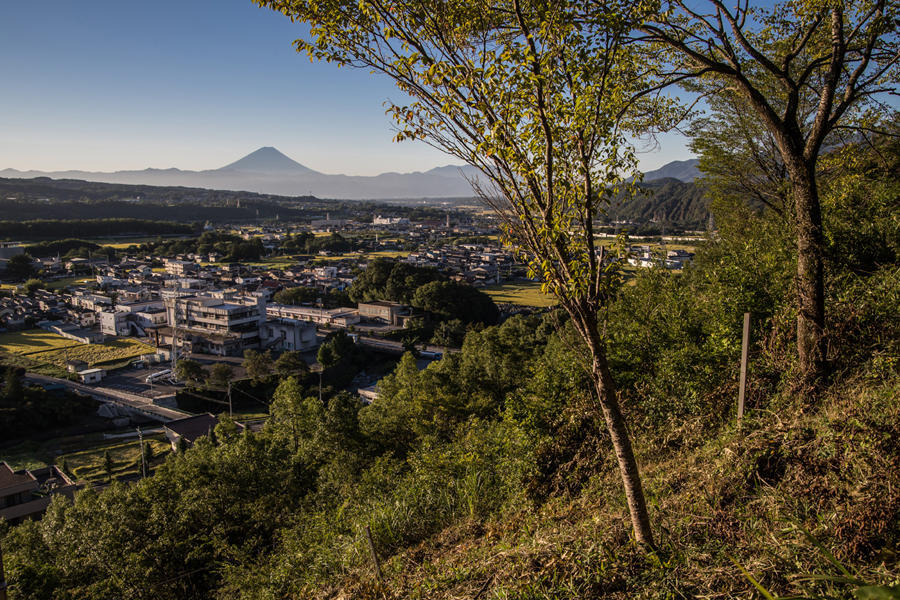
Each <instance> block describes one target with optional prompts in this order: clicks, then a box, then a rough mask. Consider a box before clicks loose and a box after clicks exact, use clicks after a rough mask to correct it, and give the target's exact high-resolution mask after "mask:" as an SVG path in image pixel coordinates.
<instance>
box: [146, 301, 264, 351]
mask: <svg viewBox="0 0 900 600" xmlns="http://www.w3.org/2000/svg"><path fill="white" fill-rule="evenodd" d="M165 304H166V313H167V318H166V320H167V324H168V327H166V328H165V330H164V331H162V332H161V333H162V334H163V336H164V337H165V336H167V335H168V337H169V338H170V341H174V340H177V341H175V344H176V345H177V346H179V347H183V348H186V349H188V350H189V351H191V352H202V353H206V354H217V355H220V356H240V355H241V354H243V352H244V350H245V349H247V348H259V346H260V327H261V326H262V324H263V323H264V322H265V320H266V303H265V300H264V299H263V298H259V297H255V296H231V297H228V298H225V297H224V295H219V294H215V295H212V294H210V295H197V296H187V297H172V298H167V299H166V301H165Z"/></svg>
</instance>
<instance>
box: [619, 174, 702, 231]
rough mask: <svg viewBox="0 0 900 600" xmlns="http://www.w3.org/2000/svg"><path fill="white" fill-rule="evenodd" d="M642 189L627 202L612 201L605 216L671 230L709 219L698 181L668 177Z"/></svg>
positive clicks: (646, 183)
mask: <svg viewBox="0 0 900 600" xmlns="http://www.w3.org/2000/svg"><path fill="white" fill-rule="evenodd" d="M640 187H641V189H642V190H643V191H644V193H643V194H638V195H637V196H635V197H634V198H632V199H629V200H628V201H626V202H621V201H619V202H615V203H613V205H612V206H611V207H610V209H609V212H608V214H607V218H608V220H609V221H610V222H613V221H629V222H632V223H635V224H638V225H648V224H651V223H654V224H659V225H661V226H667V227H671V228H674V229H703V228H705V227H706V224H707V222H708V221H709V198H708V197H707V196H706V192H705V190H704V188H703V187H702V186H701V185H700V184H699V183H693V182H691V183H685V182H683V181H679V180H678V179H674V178H671V177H667V178H665V179H657V180H654V181H650V182H645V183H642V184H641V185H640Z"/></svg>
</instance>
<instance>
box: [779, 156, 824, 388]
mask: <svg viewBox="0 0 900 600" xmlns="http://www.w3.org/2000/svg"><path fill="white" fill-rule="evenodd" d="M788 168H789V172H790V176H791V183H792V186H793V196H794V222H795V226H796V228H797V295H798V306H797V357H798V359H799V362H800V375H801V378H802V382H803V384H804V385H805V386H815V385H817V384H818V383H819V382H820V381H821V380H822V379H823V378H824V377H825V375H826V369H827V365H826V361H825V358H826V357H825V272H824V264H823V262H824V261H823V256H824V252H825V243H824V236H823V232H822V210H821V207H820V205H819V191H818V189H817V187H816V177H815V173H814V172H813V169H814V167H813V166H811V165H808V164H796V163H795V164H793V165H789V166H788Z"/></svg>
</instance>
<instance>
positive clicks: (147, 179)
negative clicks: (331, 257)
mask: <svg viewBox="0 0 900 600" xmlns="http://www.w3.org/2000/svg"><path fill="white" fill-rule="evenodd" d="M673 165H675V166H673ZM691 166H693V169H694V171H696V159H692V160H688V161H676V162H675V163H669V164H668V165H665V166H663V167H662V168H660V169H657V170H656V171H650V172H648V173H646V174H645V175H644V181H652V180H654V179H659V178H661V177H675V178H676V179H679V180H681V181H691V180H693V178H694V177H695V176H696V175H694V174H693V173H694V171H692V170H691ZM0 177H11V178H34V177H49V178H52V179H81V180H84V181H93V182H103V183H121V184H132V185H153V186H184V187H195V188H207V189H215V190H232V191H247V192H255V193H260V194H277V195H281V196H301V195H315V196H317V197H320V198H340V199H347V200H367V199H386V198H390V199H405V198H454V197H467V196H469V197H470V196H473V192H472V186H471V184H470V183H469V180H470V179H477V177H478V171H477V170H476V169H474V168H472V167H470V166H457V165H447V166H443V167H436V168H434V169H431V170H429V171H425V172H420V171H417V172H413V173H393V172H391V173H382V174H380V175H375V176H357V175H339V174H338V175H330V174H326V173H320V172H318V171H314V170H313V169H310V168H308V167H306V166H304V165H302V164H300V163H298V162H296V161H294V160H292V159H291V158H289V157H288V156H285V155H284V154H282V153H281V152H280V151H278V150H277V149H276V148H273V147H271V146H265V147H262V148H259V149H257V150H255V151H253V152H251V153H250V154H248V155H247V156H245V157H243V158H241V159H238V160H236V161H234V162H232V163H229V164H227V165H225V166H224V167H221V168H219V169H208V170H204V171H184V170H181V169H177V168H169V169H153V168H148V169H144V170H139V171H115V172H112V173H103V172H91V171H55V172H44V171H18V170H16V169H4V170H2V171H0Z"/></svg>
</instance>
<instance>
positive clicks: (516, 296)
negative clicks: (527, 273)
mask: <svg viewBox="0 0 900 600" xmlns="http://www.w3.org/2000/svg"><path fill="white" fill-rule="evenodd" d="M482 291H484V293H485V294H487V295H488V296H490V297H491V298H492V299H493V300H494V302H497V303H501V304H503V303H506V304H518V305H520V306H537V307H545V306H553V305H555V304H556V299H555V298H553V297H551V296H548V295H547V294H545V293H543V292H542V291H541V284H540V283H537V282H534V281H527V282H515V283H501V284H499V285H491V286H487V287H484V288H482Z"/></svg>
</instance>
